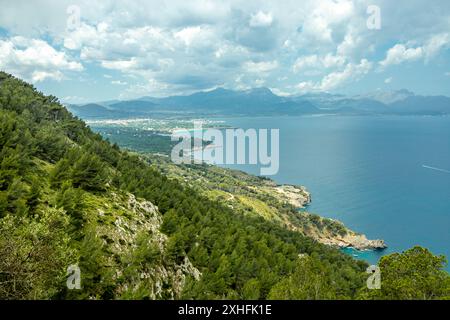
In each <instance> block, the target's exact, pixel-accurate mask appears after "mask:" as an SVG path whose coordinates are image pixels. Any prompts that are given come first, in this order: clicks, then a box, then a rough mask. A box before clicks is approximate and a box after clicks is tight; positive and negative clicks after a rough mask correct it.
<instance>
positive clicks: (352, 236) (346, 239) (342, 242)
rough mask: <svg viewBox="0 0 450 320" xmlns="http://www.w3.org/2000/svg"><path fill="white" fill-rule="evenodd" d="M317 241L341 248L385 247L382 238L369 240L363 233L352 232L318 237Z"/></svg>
mask: <svg viewBox="0 0 450 320" xmlns="http://www.w3.org/2000/svg"><path fill="white" fill-rule="evenodd" d="M318 240H319V242H322V243H324V244H328V245H334V246H338V247H341V248H354V249H356V250H379V249H385V248H387V245H386V243H385V242H384V240H379V239H377V240H369V239H367V237H366V236H365V235H363V234H356V233H353V232H349V233H347V234H346V235H345V236H343V237H334V238H328V239H326V238H322V239H320V238H319V239H318Z"/></svg>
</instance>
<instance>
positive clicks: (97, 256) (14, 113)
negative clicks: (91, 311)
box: [0, 73, 450, 299]
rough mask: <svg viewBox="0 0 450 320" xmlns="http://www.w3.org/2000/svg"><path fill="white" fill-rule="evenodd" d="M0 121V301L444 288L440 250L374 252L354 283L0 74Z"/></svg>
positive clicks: (364, 294) (325, 253)
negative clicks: (77, 274)
mask: <svg viewBox="0 0 450 320" xmlns="http://www.w3.org/2000/svg"><path fill="white" fill-rule="evenodd" d="M0 123H1V126H0V299H88V298H97V299H167V298H175V299H176V298H189V299H191V298H192V299H223V298H226V299H228V298H229V299H357V298H364V299H385V298H387V299H441V298H449V297H450V293H449V288H450V282H449V275H448V274H447V273H446V272H445V271H443V266H444V265H445V263H446V261H445V259H444V258H443V257H435V256H433V255H432V254H431V253H430V252H428V251H427V250H426V249H423V248H414V249H412V251H408V252H406V253H404V254H395V255H392V256H388V257H385V258H383V260H382V261H381V263H380V268H381V272H382V275H383V276H384V275H385V280H384V282H383V285H382V290H378V291H376V292H373V291H368V290H367V289H366V279H367V276H368V275H367V274H366V273H365V270H366V268H367V264H366V263H364V262H361V261H355V260H353V259H352V258H351V257H349V256H347V255H345V254H343V253H341V252H340V251H339V250H338V249H336V248H332V247H328V246H325V245H322V244H319V243H317V242H315V241H313V240H312V239H310V238H308V237H305V236H303V235H301V234H300V233H298V232H294V231H289V230H287V229H285V228H283V227H282V226H280V225H278V224H275V223H272V222H270V221H267V220H264V219H262V218H261V217H255V216H249V215H244V214H240V213H238V212H235V211H234V210H233V209H232V208H230V207H227V206H224V205H222V204H221V203H219V202H216V201H212V200H211V199H208V198H206V197H204V196H202V195H201V194H199V193H198V192H196V191H195V190H193V189H190V188H188V187H186V186H183V185H182V184H180V182H178V181H177V180H175V179H169V178H168V177H167V176H166V175H164V174H163V173H162V172H160V171H159V170H158V169H157V168H156V167H155V166H152V165H150V164H149V163H148V162H147V161H145V159H144V158H142V157H140V156H139V155H136V154H133V153H130V152H127V151H123V150H121V149H120V148H119V147H118V146H117V145H112V144H110V143H109V142H108V141H106V140H104V139H103V138H102V137H101V136H100V135H98V134H95V133H93V132H92V131H91V130H90V129H89V128H88V127H87V126H86V124H85V123H84V122H82V121H81V120H79V119H77V118H76V117H74V116H72V115H71V114H70V113H69V112H68V111H67V110H66V108H65V107H64V106H62V105H61V104H60V103H59V102H58V99H57V98H56V97H54V96H45V95H43V94H42V93H39V92H37V91H36V90H35V89H34V88H33V86H31V85H30V84H27V83H25V82H23V81H21V80H19V79H16V78H14V77H12V76H10V75H8V74H6V73H0ZM153 205H154V206H156V207H154V206H153ZM74 264H76V265H78V266H79V267H80V270H81V277H82V288H81V289H80V290H68V288H67V286H66V270H67V267H68V266H69V265H74Z"/></svg>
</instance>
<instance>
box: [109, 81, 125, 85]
mask: <svg viewBox="0 0 450 320" xmlns="http://www.w3.org/2000/svg"><path fill="white" fill-rule="evenodd" d="M111 84H114V85H117V86H126V85H127V84H128V83H127V82H126V81H120V80H113V81H111Z"/></svg>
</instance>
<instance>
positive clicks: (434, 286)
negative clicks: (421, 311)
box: [361, 246, 450, 300]
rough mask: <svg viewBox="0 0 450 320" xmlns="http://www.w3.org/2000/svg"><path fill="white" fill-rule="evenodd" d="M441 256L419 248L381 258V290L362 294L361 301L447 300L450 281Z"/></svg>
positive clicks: (449, 296) (367, 291)
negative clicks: (365, 299)
mask: <svg viewBox="0 0 450 320" xmlns="http://www.w3.org/2000/svg"><path fill="white" fill-rule="evenodd" d="M446 264H447V261H446V259H445V257H444V256H434V255H433V254H432V253H431V252H430V251H428V250H427V249H425V248H422V247H418V246H417V247H414V248H412V249H409V250H407V251H405V252H403V253H394V254H391V255H388V256H385V257H383V258H381V261H380V263H379V267H380V271H381V289H380V290H370V291H369V290H366V291H364V292H363V293H362V294H361V297H362V298H369V299H383V300H434V299H447V300H448V299H450V277H449V274H448V273H447V272H446V271H445V270H444V267H445V266H446Z"/></svg>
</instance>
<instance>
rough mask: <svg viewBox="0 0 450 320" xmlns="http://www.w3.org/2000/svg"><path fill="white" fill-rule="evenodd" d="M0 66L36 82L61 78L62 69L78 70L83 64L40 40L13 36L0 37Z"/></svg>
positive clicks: (81, 68)
mask: <svg viewBox="0 0 450 320" xmlns="http://www.w3.org/2000/svg"><path fill="white" fill-rule="evenodd" d="M0 69H3V70H6V71H8V72H11V73H13V74H15V75H17V76H20V77H22V78H25V79H27V80H31V81H33V82H40V81H44V80H45V79H54V80H58V81H59V80H62V79H63V77H64V73H63V72H64V71H82V70H83V66H82V65H81V63H79V62H76V61H72V60H71V59H70V58H69V57H68V56H67V55H66V54H65V53H64V52H62V51H57V50H56V49H55V48H53V47H52V46H50V45H49V44H48V43H47V42H45V41H43V40H39V39H28V38H24V37H13V38H10V39H9V40H6V41H5V40H0Z"/></svg>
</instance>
